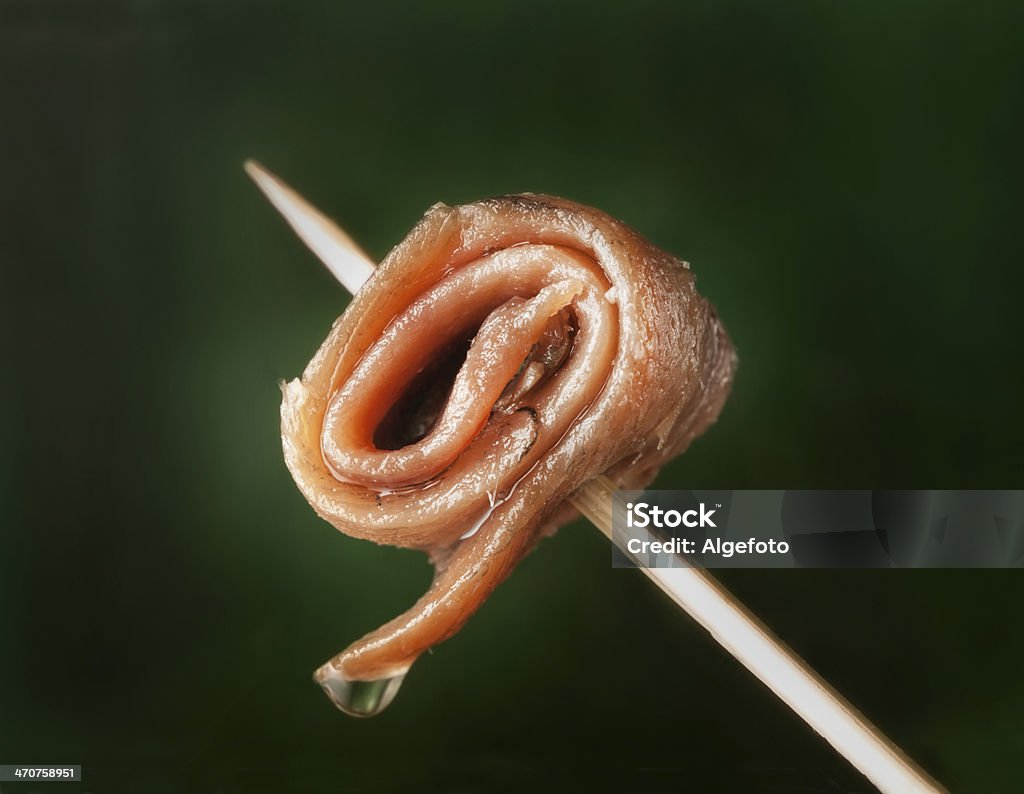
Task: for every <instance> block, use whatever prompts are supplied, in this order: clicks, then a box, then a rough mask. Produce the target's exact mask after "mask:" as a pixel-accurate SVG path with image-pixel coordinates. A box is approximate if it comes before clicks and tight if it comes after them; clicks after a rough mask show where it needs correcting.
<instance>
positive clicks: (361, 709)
mask: <svg viewBox="0 0 1024 794" xmlns="http://www.w3.org/2000/svg"><path fill="white" fill-rule="evenodd" d="M406 672H408V671H406ZM313 680H315V681H316V682H317V683H318V684H320V688H321V689H323V691H324V692H325V693H326V694H327V697H329V698H330V699H331V702H332V703H333V704H334V705H335V706H337V707H338V708H339V709H341V710H342V711H344V712H345V713H346V714H348V715H349V716H351V717H375V716H376V715H378V714H380V713H381V712H382V711H384V709H386V708H387V707H388V706H389V705H391V701H392V700H394V699H395V695H397V694H398V690H399V689H401V688H402V681H404V680H405V673H404V672H403V673H399V674H398V675H394V676H392V677H390V678H381V679H378V680H376V681H351V680H349V679H347V678H345V677H344V676H343V675H342V674H341V673H339V672H338V671H337V670H335V669H334V665H332V664H331V663H330V662H328V663H327V664H325V665H324V666H323V667H321V668H320V669H319V670H317V671H316V673H314V674H313Z"/></svg>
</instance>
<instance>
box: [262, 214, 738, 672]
mask: <svg viewBox="0 0 1024 794" xmlns="http://www.w3.org/2000/svg"><path fill="white" fill-rule="evenodd" d="M735 365H736V357H735V353H734V351H733V347H732V345H731V343H730V341H729V338H728V336H727V334H726V332H725V330H724V328H723V327H722V325H721V323H720V322H719V320H718V316H717V314H716V313H715V310H714V308H713V307H712V306H711V304H710V303H708V302H707V301H706V300H705V299H704V298H702V297H701V296H700V295H698V294H697V290H696V288H695V286H694V276H693V274H692V273H691V272H690V270H689V267H688V265H686V264H685V263H683V262H680V261H679V260H678V259H676V258H674V257H672V256H671V255H669V254H667V253H665V252H664V251H661V250H660V249H658V248H656V247H655V246H653V245H651V244H650V243H649V242H647V241H646V240H644V239H643V238H642V237H640V235H638V234H637V233H636V232H634V231H633V230H632V229H630V228H629V227H627V226H626V225H625V224H623V223H620V222H619V221H617V220H615V219H613V218H611V217H609V216H608V215H606V214H604V213H603V212H600V211H598V210H595V209H591V208H590V207H585V206H582V205H580V204H576V203H573V202H571V201H566V200H564V199H559V198H554V197H550V196H541V195H532V194H526V195H517V196H505V197H501V198H495V199H489V200H486V201H481V202H477V203H474V204H467V205H465V206H459V207H449V206H445V205H443V204H438V205H435V206H434V207H432V208H431V209H430V210H429V211H428V212H427V213H426V215H425V216H424V217H423V219H422V220H421V221H420V222H419V223H418V224H417V225H416V227H415V228H413V230H412V231H411V232H410V233H409V235H408V237H406V239H405V240H403V241H402V242H401V243H400V244H399V245H398V246H397V247H396V248H395V249H394V250H393V251H391V253H390V254H388V256H387V258H386V259H385V260H384V261H383V262H382V263H381V265H380V266H379V267H378V268H377V269H376V271H375V272H374V273H373V275H372V276H371V277H370V279H369V280H368V281H367V282H366V284H365V285H364V286H363V288H362V289H361V290H360V291H359V293H358V294H357V295H356V296H355V298H354V299H353V300H352V303H351V304H350V306H349V308H348V309H347V310H346V311H345V313H344V314H343V315H342V316H341V317H340V318H339V319H338V320H337V321H336V322H335V324H334V326H333V328H332V329H331V332H330V335H329V336H328V337H327V339H326V341H325V342H324V343H323V345H322V346H321V348H320V350H319V351H318V352H317V353H316V355H315V356H314V357H313V360H312V361H311V362H310V363H309V365H308V366H307V367H306V370H305V372H304V373H303V375H302V377H301V379H298V380H293V381H292V382H290V383H288V384H286V385H285V386H284V401H283V403H282V406H281V435H282V440H283V445H284V454H285V460H286V462H287V465H288V468H289V470H290V471H291V473H292V476H293V477H294V478H295V482H296V484H297V485H298V486H299V489H300V490H301V491H302V493H303V495H304V496H305V497H306V499H308V500H309V503H310V504H311V505H312V506H313V508H314V510H316V512H317V513H318V514H319V515H320V516H321V517H323V518H324V519H325V520H327V521H328V522H330V523H331V524H333V525H334V526H335V527H336V528H337V529H339V530H341V531H342V532H344V533H345V534H346V535H351V536H353V537H357V538H365V539H367V540H372V541H374V542H376V543H381V544H388V545H393V546H403V547H407V548H413V549H420V550H422V551H424V552H426V553H427V554H428V555H429V556H430V558H431V561H432V562H433V564H434V566H435V569H436V572H435V576H434V580H433V583H432V584H431V586H430V589H429V590H428V591H427V593H426V594H425V595H424V596H423V597H422V598H420V599H419V601H417V602H416V603H415V604H414V605H413V606H412V607H411V608H410V609H409V610H408V611H407V612H405V613H404V614H402V615H399V616H398V617H396V618H395V619H394V620H392V621H390V622H389V623H386V624H385V625H383V626H381V627H380V628H379V629H377V630H375V631H373V632H371V633H369V634H367V635H366V636H365V637H363V638H362V639H360V640H358V641H357V642H355V643H353V644H352V645H350V646H349V647H348V648H347V649H345V650H344V651H343V652H342V653H340V654H339V655H338V656H336V657H335V658H334V659H332V660H331V661H330V662H328V663H327V664H326V665H324V666H323V667H322V668H321V669H320V671H318V674H317V678H318V680H320V681H321V683H325V682H326V681H327V679H336V680H341V681H347V682H366V681H383V680H387V679H396V678H399V677H400V676H402V675H404V673H405V672H406V671H407V670H408V668H409V666H410V665H411V664H412V663H413V662H414V661H415V660H416V658H417V657H418V656H419V655H420V654H421V653H423V652H424V651H426V650H427V649H428V648H430V647H432V646H434V645H437V644H438V643H440V642H442V641H443V640H445V639H447V638H448V637H451V636H452V635H453V634H455V632H457V631H458V630H459V629H460V628H461V627H462V625H463V624H464V623H465V622H466V620H467V619H468V618H469V616H470V615H472V614H473V612H475V611H476V610H477V609H478V608H479V607H480V605H481V604H482V603H483V601H484V600H485V599H486V598H487V596H488V595H489V594H490V593H491V591H493V590H494V588H495V587H497V585H498V584H499V583H501V582H502V580H504V579H505V577H507V576H508V575H509V574H510V573H511V572H512V570H513V569H514V568H515V566H516V564H517V563H518V562H519V561H520V560H521V559H522V558H523V557H524V555H526V554H527V552H529V551H530V550H531V549H532V548H533V547H534V546H535V545H536V543H537V541H538V540H539V539H540V538H542V537H543V536H545V535H548V534H550V533H552V532H554V531H555V530H556V529H557V528H558V527H559V526H560V525H562V524H564V523H566V522H567V521H569V520H571V519H572V518H573V517H574V516H575V512H574V510H573V509H572V507H571V505H570V504H569V502H568V499H569V497H570V496H572V494H573V493H574V492H575V491H576V490H577V489H579V488H580V487H581V486H582V485H583V484H585V483H586V482H587V481H588V480H590V479H592V478H593V477H595V476H597V475H600V474H604V475H606V476H607V477H609V478H610V479H611V480H612V481H613V482H614V483H615V484H616V485H617V486H618V487H620V488H630V489H636V488H642V487H644V486H645V485H647V484H648V483H649V482H650V481H651V480H652V479H653V478H654V476H655V474H656V473H657V471H658V469H659V467H661V466H662V465H663V464H664V463H665V462H666V461H668V460H670V459H671V458H673V457H675V456H676V455H679V454H680V453H681V452H683V450H684V449H686V447H687V445H688V444H689V443H690V442H691V441H692V440H693V439H694V438H695V437H696V436H698V435H699V434H700V433H701V432H703V431H704V430H705V429H706V428H707V427H708V426H709V425H710V424H711V423H712V422H714V420H715V419H716V418H717V416H718V414H719V411H720V410H721V408H722V405H723V403H724V401H725V399H726V396H727V395H728V392H729V388H730V386H731V382H732V377H733V371H734V369H735ZM325 686H326V684H325Z"/></svg>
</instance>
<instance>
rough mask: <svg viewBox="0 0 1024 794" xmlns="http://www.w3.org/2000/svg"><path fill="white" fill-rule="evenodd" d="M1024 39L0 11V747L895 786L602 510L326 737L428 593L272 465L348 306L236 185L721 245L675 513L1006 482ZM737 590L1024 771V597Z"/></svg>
mask: <svg viewBox="0 0 1024 794" xmlns="http://www.w3.org/2000/svg"><path fill="white" fill-rule="evenodd" d="M1022 22H1024V12H1022V10H1021V6H1020V5H1019V4H1015V3H1005V4H1001V3H987V4H967V3H964V4H961V5H948V4H940V3H932V2H913V3H900V4H890V3H881V2H879V3H828V2H819V3H811V2H776V3H761V2H754V1H753V0H751V2H720V3H717V2H703V3H686V4H679V5H677V6H669V5H668V4H656V3H651V2H638V3H637V2H634V3H629V4H608V5H594V4H591V3H579V4H558V5H551V4H546V3H534V2H512V3H509V2H501V3H493V2H487V3H485V2H473V3H469V2H456V3H445V4H423V5H421V6H419V7H407V6H401V5H394V4H391V3H384V2H374V3H363V4H359V5H355V6H346V5H343V4H340V3H316V4H313V3H285V2H280V3H242V2H221V3H196V2H183V3H176V4H172V3H164V2H158V1H156V0H153V1H151V2H146V1H144V0H139V1H138V2H131V3H105V4H99V3H89V2H65V3H45V2H44V3H27V2H10V1H9V0H8V1H7V2H4V3H3V4H2V5H0V70H2V71H0V108H2V111H0V113H2V121H0V143H2V152H3V165H2V168H0V198H2V207H0V210H2V211H0V257H2V265H3V267H2V276H0V278H2V282H0V300H2V303H0V316H2V326H0V332H2V333H3V338H4V343H5V345H4V347H5V350H6V355H5V364H4V377H5V382H4V385H3V389H2V397H0V400H2V401H3V402H4V408H3V414H2V415H3V417H4V420H5V421H4V422H3V424H2V434H3V435H2V438H0V442H2V443H0V466H2V475H3V476H2V485H0V487H2V492H0V493H2V497H0V498H2V502H0V504H2V526H0V529H2V536H0V762H2V763H24V762H38V763H42V762H47V763H81V764H84V765H85V767H86V768H85V773H84V777H85V781H86V782H85V783H83V785H82V786H81V787H79V788H80V790H83V791H90V792H108V791H111V792H117V791H131V792H211V794H212V793H215V792H232V793H233V792H254V791H267V792H270V791H274V792H277V791H281V792H291V791H295V792H300V791H302V792H305V791H316V792H319V791H451V792H492V791H493V792H505V791H509V792H513V791H515V792H519V791H531V790H543V789H552V790H558V791H573V790H581V789H584V788H586V789H590V790H596V789H609V790H613V791H636V792H661V791H683V790H691V791H728V792H735V791H772V792H797V791H799V792H806V791H828V792H839V791H865V790H868V789H869V787H868V786H867V784H866V783H864V782H863V780H862V779H861V778H860V777H859V776H858V775H857V774H856V773H855V772H854V771H853V770H852V769H851V768H849V767H848V766H847V765H846V764H845V762H843V761H842V760H840V759H838V758H837V757H836V756H835V755H834V754H833V753H832V751H831V750H830V749H829V748H828V747H827V746H826V745H824V743H823V742H822V741H820V740H819V739H818V738H817V737H816V736H815V735H814V734H813V733H812V731H810V730H809V729H808V728H806V727H804V726H803V725H802V724H801V723H800V722H799V721H798V720H797V719H796V718H795V717H794V716H793V715H791V714H790V713H789V712H788V711H787V710H786V708H784V707H783V706H782V705H780V704H779V703H778V702H777V701H776V700H775V699H774V698H773V696H771V695H770V694H769V693H767V692H766V691H765V690H764V689H763V688H762V687H761V685H760V684H758V683H757V682H756V681H755V680H754V679H753V678H752V677H751V676H749V675H748V674H747V673H746V672H745V671H744V670H742V669H741V668H740V667H739V666H738V665H737V664H736V663H734V662H733V661H731V660H730V659H729V658H728V657H727V656H726V654H725V653H724V652H722V651H721V650H719V648H718V647H717V646H716V645H715V644H714V643H713V642H712V641H711V640H710V639H709V638H708V637H707V636H705V635H704V634H703V633H702V631H700V630H699V629H697V628H696V627H695V626H694V625H693V624H692V623H691V622H690V621H689V620H688V619H687V618H685V617H683V616H682V615H681V614H679V613H678V612H677V611H675V610H674V608H672V607H671V606H670V605H669V604H668V603H667V602H666V601H665V600H664V599H663V598H662V597H661V596H660V594H659V593H658V592H656V591H655V590H654V589H653V588H652V587H650V586H649V584H648V582H646V581H645V580H644V578H643V577H642V576H641V575H640V574H639V573H637V572H635V571H627V570H612V568H611V567H610V565H609V555H608V549H607V546H606V544H605V543H604V542H603V541H602V540H601V539H600V538H599V537H598V535H597V534H596V533H595V532H593V531H592V530H590V529H589V528H587V527H586V526H584V525H582V524H577V525H573V526H570V527H567V528H566V529H564V530H563V531H562V532H561V533H560V534H559V535H558V536H557V537H555V538H554V539H552V540H550V541H546V542H545V543H544V544H543V545H542V546H541V547H540V548H539V549H538V551H537V552H536V553H535V554H533V555H532V556H531V557H530V558H529V559H528V560H527V561H526V562H525V563H524V564H523V565H522V566H521V567H520V569H519V570H518V571H517V572H516V574H515V575H514V576H513V577H512V578H511V579H510V580H509V581H508V582H507V583H506V584H504V585H503V586H502V587H501V588H500V589H499V591H498V592H497V593H496V594H495V595H494V596H493V598H492V599H491V600H490V601H489V602H488V603H487V605H486V606H485V607H484V608H483V609H482V610H481V611H480V613H479V614H478V615H477V616H476V617H475V618H474V619H473V620H472V621H471V622H470V623H469V625H468V626H467V627H466V628H465V630H464V631H462V632H461V633H460V634H459V635H458V636H457V637H456V638H454V639H453V640H451V641H450V642H448V643H446V644H444V645H442V646H440V647H439V648H437V649H436V650H435V652H434V653H433V654H432V655H430V656H427V657H425V658H424V659H422V660H421V661H420V663H418V664H417V665H416V666H415V668H414V669H413V671H412V673H411V675H410V676H409V679H408V680H407V682H406V686H405V688H404V690H403V692H402V693H401V695H400V696H399V698H398V700H397V701H396V702H395V704H394V705H393V707H392V708H391V709H390V710H389V711H388V712H386V713H385V714H384V715H382V716H381V717H380V718H378V719H375V720H370V721H355V720H352V719H349V718H347V717H344V716H342V715H341V714H339V713H338V712H336V711H334V710H333V709H332V708H331V707H330V705H329V704H328V702H327V701H326V699H325V698H324V696H323V694H322V693H321V692H320V690H319V689H318V688H317V687H316V686H314V685H313V683H312V682H311V680H310V673H311V672H312V670H313V669H314V668H315V667H316V666H318V665H319V664H320V663H322V662H323V661H324V660H326V659H328V658H329V657H330V656H332V655H333V654H334V653H336V652H337V651H338V650H340V649H341V648H342V647H343V646H345V645H346V644H347V643H348V642H350V641H351V640H352V639H354V638H355V637H357V636H359V635H360V634H362V633H363V632H365V631H367V630H369V629H371V628H373V627H375V626H377V625H378V624H379V623H381V622H383V621H384V620H386V619H388V618H390V617H391V616H393V615H394V614H396V613H397V612H399V611H401V610H402V609H404V608H405V607H406V606H407V605H408V604H409V603H411V602H412V600H414V599H415V598H416V597H417V596H418V595H419V594H420V593H421V592H422V591H423V589H424V588H425V587H426V585H427V583H428V581H429V575H430V571H429V568H428V566H427V564H426V563H425V561H424V560H423V558H422V557H420V556H418V555H416V554H414V553H410V552H402V551H398V550H395V549H388V548H377V547H374V546H372V545H371V544H368V543H362V542H358V541H354V540H350V539H347V538H345V537H342V536H340V535H339V534H338V533H336V532H334V531H333V530H332V529H331V528H330V527H329V526H328V525H327V524H325V523H323V522H321V521H320V520H318V519H317V518H316V517H315V516H314V514H313V512H312V511H311V510H310V509H309V507H308V506H307V505H306V503H305V501H304V500H303V499H302V497H301V495H300V494H299V493H298V491H297V490H296V489H295V487H294V486H293V484H292V482H291V479H290V478H289V476H288V473H287V471H286V470H285V468H284V465H283V463H282V460H281V454H280V449H279V446H280V440H279V436H278V430H277V421H278V419H277V409H278V403H279V393H278V387H277V380H278V379H279V378H283V377H292V376H294V375H296V374H298V373H299V372H300V371H301V369H302V368H303V366H304V365H305V363H306V361H307V360H308V358H309V356H310V355H311V354H312V352H313V351H314V349H315V348H316V347H317V345H318V344H319V342H320V341H321V339H322V338H323V336H324V335H325V334H326V332H327V329H328V328H329V326H330V323H331V322H332V320H333V319H334V318H335V317H336V316H337V315H338V314H339V313H340V311H341V310H342V309H343V307H344V305H345V301H346V298H345V296H344V295H343V294H342V292H341V290H339V288H338V287H337V286H336V285H335V284H334V283H333V282H332V280H331V278H330V277H329V276H328V274H327V273H326V271H325V270H324V269H323V268H322V267H321V266H320V265H318V264H317V263H316V262H315V261H314V259H313V257H312V256H311V255H310V254H309V253H308V252H307V251H305V250H304V249H303V247H302V246H301V244H299V243H298V242H297V241H296V240H295V239H294V238H293V236H292V235H291V234H290V232H289V231H288V230H287V228H286V227H285V226H284V224H283V223H282V222H281V221H280V220H279V219H278V218H277V217H276V216H275V214H274V213H273V212H272V211H271V210H270V208H269V207H268V205H267V204H266V203H265V201H264V200H263V199H262V198H261V197H260V196H259V195H258V194H257V192H256V191H255V189H254V188H253V186H252V185H251V184H250V183H249V182H248V180H247V179H246V178H245V176H244V175H243V173H242V171H241V163H242V161H243V159H244V158H246V157H256V158H258V159H260V160H262V161H263V162H265V163H266V164H267V165H268V166H270V167H271V168H273V169H275V170H277V171H278V172H279V173H280V174H281V175H282V176H284V177H285V178H286V179H287V180H289V181H290V182H292V183H293V184H294V185H296V186H297V187H299V189H301V190H303V191H304V192H306V193H307V194H308V195H309V196H310V198H311V199H313V200H314V201H315V202H316V203H318V204H319V205H320V206H322V207H323V208H325V209H326V210H328V211H329V212H330V214H332V215H334V216H335V217H337V218H338V219H340V220H341V221H342V222H343V223H344V224H345V225H346V227H347V228H348V229H349V230H350V231H351V232H352V233H353V235H354V236H355V237H356V238H357V239H358V240H360V241H361V242H363V243H364V244H365V246H366V247H367V249H368V250H369V251H370V252H371V253H373V254H374V255H376V256H381V255H383V254H384V253H385V252H386V251H387V250H388V248H389V247H390V246H391V245H393V244H394V243H395V242H397V241H398V240H399V239H401V237H402V236H403V235H404V234H405V232H406V231H407V230H408V229H409V228H410V226H411V225H412V224H413V223H414V222H415V220H416V219H417V217H418V216H419V214H420V213H421V212H422V211H423V210H424V209H425V208H426V207H427V206H429V205H430V204H432V203H433V202H435V201H438V200H444V201H446V202H449V203H456V202H461V201H467V200H473V199H477V198H481V197H484V196H488V195H493V194H498V193H503V192H509V191H521V190H533V191H546V192H551V193H556V194H561V195H565V196H568V197H571V198H574V199H577V200H580V201H583V202H586V203H590V204H593V205H596V206H598V207H601V208H603V209H605V210H607V211H608V212H610V213H612V214H614V215H617V216H619V217H621V218H623V219H625V220H626V221H627V222H629V223H631V224H633V225H634V226H635V227H636V228H638V229H639V230H640V231H641V232H643V233H644V234H646V235H647V236H649V237H650V238H651V239H652V240H653V241H655V242H656V243H658V244H660V245H661V246H663V247H665V248H667V249H668V250H671V251H673V252H675V253H677V254H678V255H680V256H682V257H684V258H686V259H688V260H690V261H691V262H692V263H693V266H694V269H695V271H696V272H697V274H698V276H699V283H700V287H701V288H702V290H703V291H704V292H705V293H706V294H707V295H709V296H710V297H711V298H712V299H713V300H714V301H715V303H716V304H717V305H718V307H719V310H720V313H721V316H722V317H723V318H724V320H725V322H726V324H727V326H728V328H729V330H730V331H731V333H732V335H733V337H734V339H735V341H736V344H737V346H738V348H739V351H740V355H741V368H740V371H739V377H738V379H737V381H736V387H735V391H734V394H733V396H732V398H731V400H730V402H729V404H728V406H727V408H726V411H725V413H724V415H723V416H722V419H721V421H720V422H719V424H718V425H717V426H716V427H714V428H713V429H712V430H711V432H709V433H708V434H707V435H706V436H705V437H704V438H702V439H701V440H700V441H699V442H697V443H696V444H695V445H694V447H693V448H692V450H691V451H690V452H689V453H688V454H687V455H686V457H685V458H684V459H683V460H681V461H679V462H677V463H676V464H674V465H673V466H672V467H670V469H668V470H666V471H665V472H664V473H663V474H662V476H661V478H660V480H659V483H660V485H661V486H662V487H705V488H707V487H719V488H751V487H771V488H786V487H789V488H814V487H833V488H836V487H838V488H844V487H845V488H858V487H862V488H871V487H894V488H915V487H923V488H943V487H975V488H986V487H987V488H1013V487H1020V486H1021V480H1020V466H1021V461H1022V450H1024V445H1022V441H1024V432H1022V428H1021V424H1020V403H1021V397H1022V377H1024V375H1022V370H1021V353H1022V338H1024V337H1022V330H1024V323H1022V320H1021V315H1020V309H1021V289H1022V287H1024V284H1022V278H1021V268H1020V266H1021V243H1020V239H1021V238H1020V235H1021V232H1020V222H1021V218H1020V214H1021V195H1020V194H1021V191H1020V185H1021V181H1022V178H1024V167H1022V165H1024V162H1022V147H1021V140H1022V138H1024V135H1022V126H1024V125H1022V118H1024V57H1022V55H1021V35H1020V34H1021V29H1022V25H1021V23H1022ZM723 578H724V579H725V580H726V582H727V584H728V585H729V586H730V587H731V588H733V589H734V590H735V592H736V593H737V594H738V595H740V596H741V597H743V598H744V599H745V600H746V601H747V602H748V603H749V604H750V606H751V607H752V608H753V609H754V610H755V611H756V612H757V613H758V614H760V615H761V616H763V617H764V619H765V620H766V621H767V622H768V623H769V624H771V625H772V626H773V627H774V628H775V629H777V630H778V632H779V633H780V634H781V635H782V636H783V637H784V638H786V639H787V640H788V641H789V642H790V643H791V644H792V646H793V647H794V648H796V650H797V651H799V652H800V653H801V654H803V655H804V656H805V657H806V658H807V659H808V660H809V661H810V662H811V663H812V664H813V665H815V666H816V667H817V668H818V669H819V670H820V671H821V672H822V673H823V674H824V675H825V676H826V677H827V678H828V679H830V680H831V681H832V682H834V683H835V684H836V685H837V686H838V688H839V689H840V690H841V691H843V692H844V693H846V694H847V695H848V696H849V697H850V698H851V699H852V700H853V701H854V702H855V703H856V704H858V705H859V706H861V707H862V708H863V710H864V711H865V712H866V713H867V714H868V715H869V716H871V717H872V718H874V719H875V720H876V721H877V722H878V724H879V725H880V726H881V727H882V728H883V729H884V730H886V731H887V732H889V733H891V735H892V736H893V737H894V738H895V739H896V740H897V741H898V742H899V743H901V744H902V745H903V746H904V747H905V748H906V749H907V750H908V752H909V753H910V754H912V755H913V756H914V757H916V758H918V759H919V760H920V761H921V762H922V763H923V764H924V765H925V766H927V767H928V768H929V769H930V770H932V771H933V772H934V773H935V774H936V775H937V776H938V777H939V778H940V779H941V780H943V781H944V782H945V783H947V784H948V785H950V786H951V787H953V788H954V789H955V790H957V791H965V792H1012V791H1019V790H1021V788H1022V787H1024V769H1022V766H1024V760H1022V759H1024V681H1022V676H1021V669H1022V668H1024V637H1022V634H1021V612H1020V607H1019V604H1020V601H1021V598H1022V596H1024V578H1022V577H1021V575H1020V572H1019V571H991V572H986V571H973V572H970V571H961V572H956V571H797V572H779V571H776V572H772V571H768V572H742V571H732V572H724V573H723ZM57 788H60V787H59V786H56V785H55V786H51V787H47V788H46V789H45V790H46V791H47V792H51V791H54V790H56V789H57ZM69 788H71V787H69ZM33 789H38V790H43V787H42V786H31V785H13V784H6V783H5V784H0V790H2V791H3V792H4V793H5V794H6V792H8V791H11V792H23V791H24V792H27V791H31V790H33ZM60 790H64V789H63V788H60Z"/></svg>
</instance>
